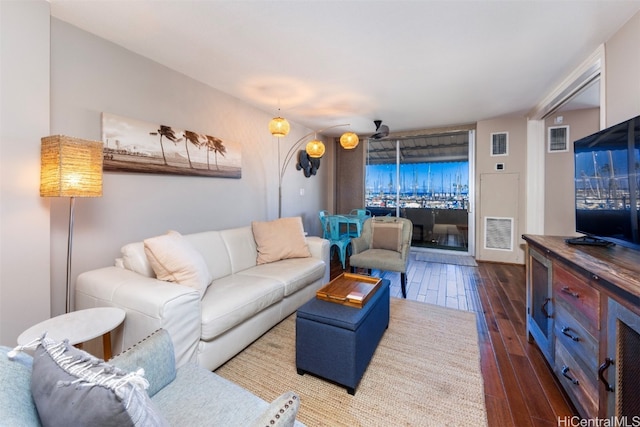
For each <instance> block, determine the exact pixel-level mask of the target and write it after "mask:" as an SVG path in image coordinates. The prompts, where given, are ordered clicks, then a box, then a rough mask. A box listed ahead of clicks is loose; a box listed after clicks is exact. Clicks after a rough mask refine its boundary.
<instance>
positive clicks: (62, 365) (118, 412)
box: [31, 337, 168, 426]
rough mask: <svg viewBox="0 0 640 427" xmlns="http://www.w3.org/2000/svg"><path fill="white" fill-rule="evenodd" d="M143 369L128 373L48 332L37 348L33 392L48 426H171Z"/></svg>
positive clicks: (32, 376) (41, 417)
mask: <svg viewBox="0 0 640 427" xmlns="http://www.w3.org/2000/svg"><path fill="white" fill-rule="evenodd" d="M143 375H144V371H143V370H142V369H140V370H138V371H137V372H131V373H128V372H125V371H123V370H121V369H118V368H116V367H114V366H111V365H109V364H107V363H105V362H103V361H102V360H100V359H97V358H95V357H93V356H92V355H90V354H89V353H87V352H84V351H82V350H79V349H77V348H75V347H73V346H70V345H69V343H68V341H67V340H65V341H63V342H54V341H53V340H50V339H48V338H46V337H43V338H42V340H41V342H40V345H38V347H37V348H36V350H35V354H34V358H33V371H32V375H31V394H32V396H33V400H34V402H35V404H36V408H37V409H38V414H39V416H40V420H41V421H42V425H44V426H168V424H167V422H166V421H165V420H164V419H163V418H162V416H161V415H160V414H159V413H158V412H157V410H156V409H155V407H154V406H153V404H152V402H151V400H150V399H149V396H148V395H147V392H146V391H145V389H146V388H147V387H148V386H149V383H148V382H147V380H146V379H145V378H144V377H143Z"/></svg>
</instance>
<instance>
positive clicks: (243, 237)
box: [220, 226, 257, 273]
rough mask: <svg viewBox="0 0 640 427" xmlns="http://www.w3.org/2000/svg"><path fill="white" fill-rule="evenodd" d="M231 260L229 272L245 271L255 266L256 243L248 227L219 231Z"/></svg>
mask: <svg viewBox="0 0 640 427" xmlns="http://www.w3.org/2000/svg"><path fill="white" fill-rule="evenodd" d="M220 236H222V240H224V243H225V245H226V246H227V253H228V254H229V259H230V260H231V272H232V273H237V272H238V271H242V270H246V269H247V268H250V267H253V266H255V265H256V253H257V249H256V241H255V240H254V239H253V232H252V231H251V227H250V226H246V227H240V228H230V229H227V230H222V231H220Z"/></svg>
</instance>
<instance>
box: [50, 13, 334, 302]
mask: <svg viewBox="0 0 640 427" xmlns="http://www.w3.org/2000/svg"><path fill="white" fill-rule="evenodd" d="M51 111H52V114H51V134H65V135H70V136H75V137H80V138H87V139H95V140H100V139H101V113H102V112H108V113H113V114H117V115H121V116H125V117H132V118H135V119H139V120H144V121H148V122H152V123H162V124H167V125H172V126H175V127H177V128H181V129H189V130H193V131H196V132H200V133H207V134H208V135H214V136H217V137H220V138H221V139H223V140H226V141H233V142H237V143H240V144H241V145H242V178H241V179H223V178H205V177H184V176H175V175H152V174H133V173H111V172H106V173H105V175H104V191H103V192H104V196H103V197H102V198H98V199H77V201H76V211H75V221H76V223H75V227H74V244H73V245H74V246H73V249H74V252H73V274H72V277H73V278H74V279H75V277H76V276H77V275H78V274H79V273H81V272H83V271H86V270H89V269H93V268H97V267H102V266H106V265H111V264H113V261H114V258H115V257H117V256H118V255H119V251H120V247H121V246H122V245H124V244H125V243H128V242H132V241H139V240H142V239H144V238H146V237H150V236H153V235H157V234H162V233H165V232H166V231H167V230H169V229H174V230H177V231H179V232H181V233H191V232H197V231H203V230H217V229H224V228H229V227H238V226H244V225H249V224H250V222H251V221H252V220H260V221H264V220H270V219H275V218H276V217H277V216H278V156H277V149H278V141H277V139H276V138H274V137H272V136H271V134H269V131H268V129H267V124H268V123H269V120H270V119H271V117H272V116H271V115H270V114H268V113H265V112H263V111H259V110H256V109H254V108H252V107H249V106H248V105H246V104H244V103H242V102H240V101H239V100H237V99H235V98H232V97H230V96H228V95H226V94H223V93H221V92H219V91H217V90H215V89H213V88H211V87H208V86H206V85H203V84H201V83H198V82H196V81H194V80H192V79H190V78H188V77H186V76H184V75H182V74H179V73H177V72H175V71H172V70H170V69H168V68H166V67H164V66H161V65H159V64H157V63H155V62H153V61H150V60H148V59H145V58H143V57H141V56H139V55H137V54H134V53H132V52H130V51H128V50H125V49H124V48H122V47H119V46H117V45H114V44H112V43H110V42H107V41H105V40H103V39H100V38H98V37H95V36H93V35H91V34H89V33H87V32H85V31H83V30H80V29H78V28H76V27H73V26H71V25H69V24H67V23H64V22H62V21H59V20H57V19H52V22H51ZM308 132H309V129H306V128H302V127H300V126H296V125H295V124H293V123H292V131H291V133H290V134H289V135H288V136H287V137H285V138H283V139H282V140H281V141H280V144H281V152H282V158H284V156H285V155H286V152H287V150H288V148H289V147H290V146H291V145H292V144H293V143H294V142H295V141H296V140H297V139H298V138H300V137H302V136H303V135H305V134H306V133H308ZM322 162H323V164H322V167H321V168H320V169H319V171H318V174H317V175H316V176H313V177H311V178H305V177H304V176H303V174H302V172H299V171H297V170H296V169H295V162H292V163H291V164H290V165H289V167H288V169H287V172H286V174H285V177H284V185H283V213H282V214H283V216H293V215H301V216H302V217H303V221H304V225H305V230H306V231H307V232H308V233H309V234H310V235H319V233H320V223H319V220H318V217H317V212H318V210H320V209H325V206H324V205H322V204H323V203H324V201H325V194H326V193H327V191H328V190H327V179H328V178H327V177H328V171H330V170H331V167H330V164H331V155H330V154H329V155H327V156H325V158H323V160H322ZM301 190H304V195H301V193H302V191H301ZM51 218H52V231H51V233H52V243H51V244H52V278H53V281H52V289H53V292H52V297H53V301H52V304H53V305H52V306H53V310H52V312H53V314H56V313H59V312H61V311H62V308H63V307H64V304H63V302H64V298H63V294H64V291H63V289H64V288H63V287H61V285H62V284H63V282H64V277H65V269H66V232H67V218H68V200H67V199H55V200H53V201H52V209H51ZM74 281H75V280H74Z"/></svg>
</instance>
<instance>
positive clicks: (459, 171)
mask: <svg viewBox="0 0 640 427" xmlns="http://www.w3.org/2000/svg"><path fill="white" fill-rule="evenodd" d="M399 177H400V179H399V183H398V182H396V181H397V177H396V165H395V164H386V165H368V166H367V171H366V181H365V199H366V206H367V208H369V207H387V208H395V207H396V206H397V204H398V198H397V197H396V190H397V189H398V190H399V206H400V207H401V208H437V209H467V208H468V205H469V163H468V162H467V161H459V162H441V163H412V164H401V165H400V173H399Z"/></svg>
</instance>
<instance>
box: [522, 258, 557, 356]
mask: <svg viewBox="0 0 640 427" xmlns="http://www.w3.org/2000/svg"><path fill="white" fill-rule="evenodd" d="M527 254H528V255H527V263H528V268H527V336H528V338H529V340H530V341H531V339H533V340H535V341H536V343H537V344H538V347H539V348H540V350H542V353H543V354H544V355H545V357H546V358H547V360H548V361H549V363H550V364H551V365H552V366H553V360H554V352H553V336H554V333H553V310H554V308H553V300H552V298H551V292H552V277H553V269H552V262H551V260H550V259H549V258H547V257H545V256H544V255H542V254H541V253H540V252H538V251H537V250H535V249H534V248H532V247H531V246H528V249H527Z"/></svg>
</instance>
